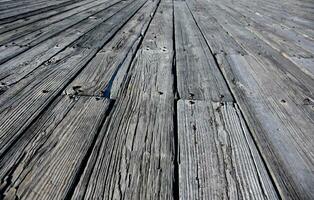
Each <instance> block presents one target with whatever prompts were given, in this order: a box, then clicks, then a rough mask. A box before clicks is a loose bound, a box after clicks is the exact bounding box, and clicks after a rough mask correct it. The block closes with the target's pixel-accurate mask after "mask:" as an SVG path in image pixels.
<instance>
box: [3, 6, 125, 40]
mask: <svg viewBox="0 0 314 200" xmlns="http://www.w3.org/2000/svg"><path fill="white" fill-rule="evenodd" d="M117 2H119V1H111V2H110V3H109V2H108V1H105V0H97V1H94V2H91V3H89V4H87V5H84V6H81V7H78V8H75V9H72V10H70V11H67V12H64V13H61V14H59V15H56V16H53V17H51V18H48V19H45V20H41V21H38V22H35V23H31V24H29V25H27V26H22V27H20V28H16V29H14V30H11V31H7V32H5V33H3V34H1V35H0V45H21V46H24V45H28V46H34V44H38V43H39V42H40V41H43V40H45V38H49V37H51V36H53V35H55V34H56V33H59V32H62V31H63V30H66V29H67V28H69V27H71V26H73V25H75V24H77V23H79V22H81V21H82V20H84V19H87V18H88V17H90V16H92V15H95V14H96V13H98V12H101V11H102V10H103V9H105V8H108V7H110V6H112V5H114V4H116V3H117Z"/></svg>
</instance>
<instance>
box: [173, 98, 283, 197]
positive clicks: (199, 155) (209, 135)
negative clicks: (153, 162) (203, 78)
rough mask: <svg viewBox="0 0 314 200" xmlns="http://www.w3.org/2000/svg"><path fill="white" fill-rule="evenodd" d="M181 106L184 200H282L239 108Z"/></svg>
mask: <svg viewBox="0 0 314 200" xmlns="http://www.w3.org/2000/svg"><path fill="white" fill-rule="evenodd" d="M177 105H178V106H177V107H178V113H177V114H178V133H179V190H180V191H179V198H180V199H279V198H278V196H277V194H276V191H275V189H274V186H273V185H272V182H271V179H270V177H269V175H268V174H267V171H266V168H265V166H264V165H263V162H262V159H261V157H260V155H259V154H258V151H257V149H256V146H255V145H254V142H253V140H252V138H251V136H250V133H249V131H248V129H247V127H246V125H245V123H244V120H243V119H242V117H241V113H240V111H239V108H238V106H237V105H236V104H234V103H229V102H224V103H211V102H210V101H194V100H190V101H188V100H179V101H178V104H177Z"/></svg>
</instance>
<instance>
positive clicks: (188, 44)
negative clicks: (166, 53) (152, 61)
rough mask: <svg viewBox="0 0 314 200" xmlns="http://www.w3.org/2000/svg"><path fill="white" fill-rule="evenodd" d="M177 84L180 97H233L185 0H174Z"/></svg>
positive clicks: (229, 99)
mask: <svg viewBox="0 0 314 200" xmlns="http://www.w3.org/2000/svg"><path fill="white" fill-rule="evenodd" d="M174 6H175V10H174V11H175V12H174V13H175V40H176V71H177V87H178V92H179V96H180V98H181V99H198V100H205V99H211V100H214V101H221V100H223V101H232V100H233V98H232V95H231V94H230V92H229V90H228V87H227V85H226V82H225V80H224V79H223V76H222V74H221V73H220V71H219V68H218V66H217V65H216V63H215V60H214V58H213V55H212V54H211V51H210V49H209V47H208V46H207V44H206V41H205V39H204V38H203V36H202V34H201V32H200V30H199V28H198V26H197V25H196V24H195V21H194V19H193V17H192V15H191V13H190V11H189V9H188V7H187V5H186V3H185V2H183V1H182V2H180V1H176V2H175V4H174Z"/></svg>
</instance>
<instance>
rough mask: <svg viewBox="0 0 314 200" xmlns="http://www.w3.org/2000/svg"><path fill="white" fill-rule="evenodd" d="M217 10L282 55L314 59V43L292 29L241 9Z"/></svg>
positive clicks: (220, 8) (223, 8) (222, 6)
mask: <svg viewBox="0 0 314 200" xmlns="http://www.w3.org/2000/svg"><path fill="white" fill-rule="evenodd" d="M217 10H218V11H219V12H222V13H224V14H225V15H226V16H228V15H230V17H231V18H234V19H236V20H237V21H239V22H241V23H242V24H243V26H242V27H243V28H246V29H248V30H250V31H251V32H252V33H254V34H255V35H256V36H257V37H259V38H260V39H262V40H264V41H265V43H267V44H269V45H270V46H271V47H272V48H274V49H276V50H277V51H279V52H280V53H285V54H288V55H289V56H293V57H303V58H311V57H313V53H311V52H313V51H314V41H313V40H311V39H309V38H307V37H305V36H304V35H302V34H299V33H297V32H295V31H294V30H292V29H291V28H286V27H283V26H282V25H280V24H276V23H274V22H273V21H271V20H270V19H269V18H266V17H264V16H260V15H252V14H249V15H243V13H244V11H243V10H242V9H241V8H240V11H235V9H233V8H231V7H229V6H226V5H219V6H218V7H217ZM240 26H241V25H239V27H240Z"/></svg>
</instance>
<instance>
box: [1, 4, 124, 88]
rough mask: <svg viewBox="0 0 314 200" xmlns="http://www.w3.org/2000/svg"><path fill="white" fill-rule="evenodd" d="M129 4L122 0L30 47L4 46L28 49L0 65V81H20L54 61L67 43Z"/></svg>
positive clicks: (10, 83) (7, 83)
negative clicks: (42, 65)
mask: <svg viewBox="0 0 314 200" xmlns="http://www.w3.org/2000/svg"><path fill="white" fill-rule="evenodd" d="M129 4H130V2H128V1H123V2H121V3H119V4H116V5H113V6H111V7H109V8H107V9H104V10H102V11H101V12H99V13H97V14H95V15H93V17H92V18H87V19H85V20H83V21H81V23H79V24H77V25H75V26H73V27H71V28H69V29H67V30H65V31H64V32H62V33H61V34H59V35H57V36H55V37H53V38H50V39H48V40H46V41H44V42H43V43H40V44H38V45H36V46H34V47H32V48H30V47H21V48H22V49H21V50H20V49H19V48H20V47H16V46H12V47H4V48H3V51H4V52H8V51H9V49H12V50H13V53H14V54H16V53H18V52H19V51H25V48H27V49H29V50H27V51H25V52H23V53H22V54H20V55H18V56H16V57H14V58H13V59H11V60H9V61H7V62H6V63H4V64H2V65H1V68H2V70H1V73H0V80H1V82H2V83H4V84H5V85H6V86H11V85H12V84H15V83H17V82H18V81H20V80H21V79H22V78H24V77H25V76H26V75H27V74H29V73H30V72H32V71H33V70H34V69H36V68H37V67H39V66H40V65H41V64H43V63H45V62H46V64H49V63H51V62H56V61H57V59H55V58H54V57H53V56H55V55H56V54H57V53H59V52H61V51H62V50H64V49H65V48H66V47H67V46H68V45H70V44H71V43H73V42H74V41H75V40H77V39H79V38H80V37H81V36H82V35H84V34H85V33H87V32H89V31H91V30H93V29H97V27H98V26H101V24H102V23H106V21H107V20H110V19H111V18H114V16H115V15H116V14H117V13H118V12H119V11H120V10H121V9H123V8H125V7H126V6H128V5H129ZM9 52H10V51H9ZM1 54H2V53H0V55H1ZM4 55H6V57H5V58H6V59H7V58H8V56H7V54H4ZM11 56H12V55H11Z"/></svg>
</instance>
